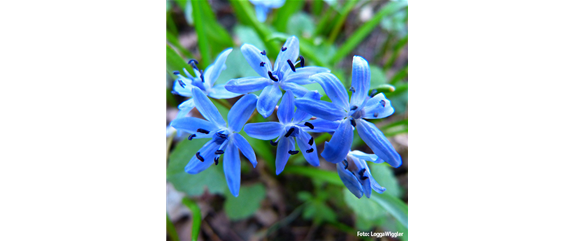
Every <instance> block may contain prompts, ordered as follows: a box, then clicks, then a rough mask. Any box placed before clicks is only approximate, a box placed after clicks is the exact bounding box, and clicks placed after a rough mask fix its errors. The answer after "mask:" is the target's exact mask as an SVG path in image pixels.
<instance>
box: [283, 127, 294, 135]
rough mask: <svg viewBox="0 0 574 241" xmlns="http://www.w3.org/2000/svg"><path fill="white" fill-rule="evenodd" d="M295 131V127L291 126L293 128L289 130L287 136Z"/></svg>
mask: <svg viewBox="0 0 574 241" xmlns="http://www.w3.org/2000/svg"><path fill="white" fill-rule="evenodd" d="M293 131H295V127H291V129H289V130H288V131H287V134H285V137H289V136H290V135H291V133H293Z"/></svg>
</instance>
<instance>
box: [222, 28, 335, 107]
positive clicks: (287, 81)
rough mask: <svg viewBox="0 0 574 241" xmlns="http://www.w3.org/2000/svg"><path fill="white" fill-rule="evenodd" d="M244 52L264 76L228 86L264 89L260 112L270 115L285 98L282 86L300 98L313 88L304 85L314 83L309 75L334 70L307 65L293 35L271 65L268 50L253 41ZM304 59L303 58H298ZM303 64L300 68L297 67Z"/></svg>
mask: <svg viewBox="0 0 574 241" xmlns="http://www.w3.org/2000/svg"><path fill="white" fill-rule="evenodd" d="M241 52H242V53H243V56H245V59H247V62H248V63H249V65H251V68H253V69H254V70H255V72H257V73H258V74H259V75H260V77H244V78H239V79H232V80H230V81H229V82H227V84H226V85H225V88H226V89H227V90H229V91H231V92H234V93H241V94H245V93H250V92H254V91H258V90H261V89H263V91H262V92H261V95H260V96H259V100H258V101H257V111H259V113H260V114H261V115H262V116H263V117H265V118H267V117H269V116H270V115H271V114H272V113H273V111H274V110H275V106H276V105H277V102H278V101H279V99H281V96H282V92H281V89H284V90H291V91H293V94H295V96H297V97H301V96H304V95H305V94H306V93H307V92H308V91H309V90H307V89H306V88H304V87H303V86H301V85H306V84H311V83H313V82H311V81H310V80H309V76H311V75H313V74H316V73H324V72H330V71H329V69H327V68H322V67H314V66H305V59H304V58H302V57H301V56H299V40H298V39H297V38H296V37H295V36H292V37H290V38H288V39H287V41H286V42H285V45H283V47H282V48H281V52H279V55H278V56H277V60H276V61H275V66H272V65H271V62H270V61H269V58H267V53H266V52H265V51H261V50H259V49H258V48H257V47H255V46H253V45H251V44H243V46H241ZM297 58H300V60H301V61H297V62H296V60H297ZM297 63H301V67H300V68H295V65H297Z"/></svg>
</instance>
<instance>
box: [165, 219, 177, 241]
mask: <svg viewBox="0 0 574 241" xmlns="http://www.w3.org/2000/svg"><path fill="white" fill-rule="evenodd" d="M165 217H166V219H167V221H166V226H167V235H169V237H170V238H171V240H173V241H179V236H178V235H177V230H175V226H174V225H173V223H172V222H171V220H169V215H168V214H167V213H166V214H165Z"/></svg>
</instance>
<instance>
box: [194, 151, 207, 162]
mask: <svg viewBox="0 0 574 241" xmlns="http://www.w3.org/2000/svg"><path fill="white" fill-rule="evenodd" d="M195 157H197V159H199V160H200V161H201V162H203V161H205V159H203V157H202V156H201V155H200V154H199V152H197V153H195Z"/></svg>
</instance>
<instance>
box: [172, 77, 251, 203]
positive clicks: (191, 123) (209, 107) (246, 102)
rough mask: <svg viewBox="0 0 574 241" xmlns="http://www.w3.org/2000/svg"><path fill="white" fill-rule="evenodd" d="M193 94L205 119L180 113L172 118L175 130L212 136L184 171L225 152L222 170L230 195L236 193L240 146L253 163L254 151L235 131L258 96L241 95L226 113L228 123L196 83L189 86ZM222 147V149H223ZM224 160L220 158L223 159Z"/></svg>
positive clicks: (206, 164) (199, 167)
mask: <svg viewBox="0 0 574 241" xmlns="http://www.w3.org/2000/svg"><path fill="white" fill-rule="evenodd" d="M192 95H193V98H194V101H195V103H196V107H197V109H198V110H199V112H200V113H201V115H203V117H205V119H207V120H203V119H200V118H195V117H183V118H180V119H176V120H174V121H173V122H172V126H173V127H174V128H176V129H177V130H182V131H186V132H189V133H191V135H190V136H189V138H188V139H189V140H191V139H193V138H211V140H210V141H209V142H207V143H206V144H205V145H204V146H203V147H202V148H201V149H200V150H199V151H198V152H197V153H196V154H195V156H194V157H193V158H191V160H190V161H189V163H188V164H187V165H186V166H185V172H187V173H189V174H197V173H200V172H202V171H203V170H205V169H207V168H208V167H209V166H211V164H213V163H215V165H217V164H218V162H219V157H220V156H221V154H223V153H225V162H224V163H223V171H224V172H225V179H226V180H227V185H228V186H229V191H231V194H233V196H236V197H237V195H239V186H240V183H241V163H240V159H239V150H241V153H243V155H244V156H245V157H246V158H247V159H249V161H250V162H251V164H253V167H255V166H256V165H257V159H256V157H255V152H254V151H253V148H251V145H250V144H249V142H247V140H246V139H245V138H244V137H243V136H241V135H239V134H238V132H240V131H241V129H243V125H245V122H247V120H248V119H249V116H251V114H252V113H253V111H254V110H255V103H256V101H257V96H255V95H254V94H249V95H245V96H243V97H241V99H239V100H238V101H237V102H236V103H235V105H233V107H231V110H229V114H228V115H227V119H228V120H229V125H227V123H226V122H225V120H223V117H221V114H220V113H219V111H218V110H217V108H215V105H213V103H211V100H209V98H207V96H206V95H205V94H204V93H203V91H202V90H201V89H199V88H197V87H193V88H192ZM224 150H225V151H224ZM222 161H223V160H222Z"/></svg>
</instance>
